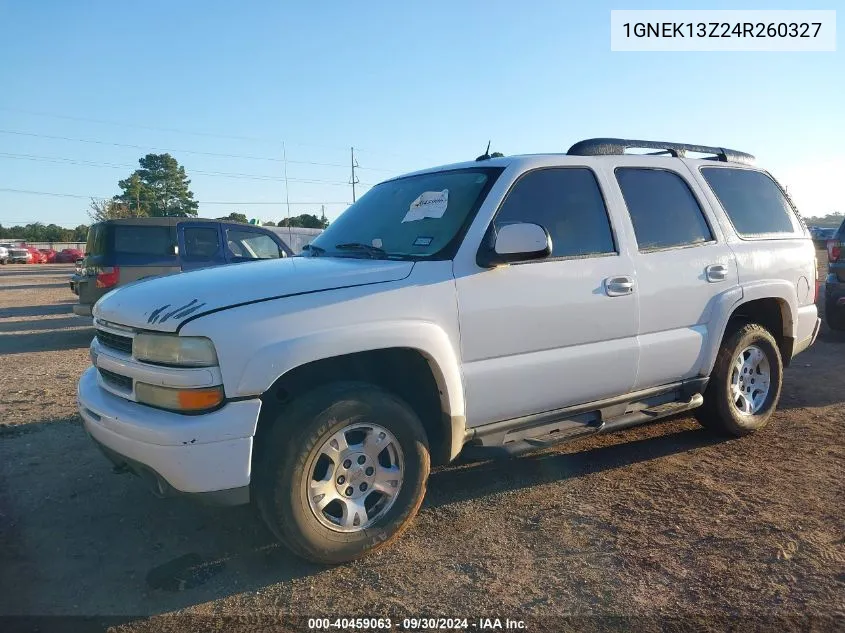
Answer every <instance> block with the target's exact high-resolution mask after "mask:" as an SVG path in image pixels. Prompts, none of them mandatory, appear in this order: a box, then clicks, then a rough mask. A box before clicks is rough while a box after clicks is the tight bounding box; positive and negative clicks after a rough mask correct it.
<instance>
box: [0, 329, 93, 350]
mask: <svg viewBox="0 0 845 633" xmlns="http://www.w3.org/2000/svg"><path fill="white" fill-rule="evenodd" d="M80 325H85V324H84V323H81V324H80ZM93 338H94V330H93V328H91V327H81V328H79V329H75V330H52V331H47V332H33V333H15V334H0V354H27V353H30V352H54V351H58V350H69V349H82V348H85V347H88V346H89V345H91V340H92V339H93Z"/></svg>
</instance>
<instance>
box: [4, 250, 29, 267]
mask: <svg viewBox="0 0 845 633" xmlns="http://www.w3.org/2000/svg"><path fill="white" fill-rule="evenodd" d="M9 261H10V262H11V263H12V264H30V263H32V253H31V252H30V251H29V249H28V248H26V247H24V246H13V247H11V248H10V249H9Z"/></svg>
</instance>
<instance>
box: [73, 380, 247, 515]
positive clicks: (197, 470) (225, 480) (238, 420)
mask: <svg viewBox="0 0 845 633" xmlns="http://www.w3.org/2000/svg"><path fill="white" fill-rule="evenodd" d="M77 405H78V407H79V413H80V415H81V416H82V419H83V421H84V424H85V430H86V431H87V432H88V433H89V434H90V435H91V437H92V438H93V439H94V440H95V441H96V442H97V443H98V444H100V445H101V446H102V447H104V448H105V449H106V450H105V452H106V454H107V456H108V457H109V458H110V459H111V460H112V461H113V462H114V463H115V464H117V465H120V466H126V467H127V468H129V469H130V470H132V471H133V472H136V473H137V474H141V475H143V476H145V478H149V479H150V481H151V483H154V487H155V488H156V492H158V493H159V494H177V493H188V494H197V493H214V494H203V496H204V497H206V498H210V500H212V501H214V500H215V499H214V497H217V498H219V500H221V501H222V502H223V503H229V504H231V503H244V502H246V501H248V493H247V492H246V490H244V489H245V488H247V487H248V486H249V481H250V471H251V464H252V444H253V436H254V435H255V429H256V427H257V424H258V414H259V412H260V410H261V401H260V400H258V399H254V400H240V401H237V402H229V403H227V404H226V405H224V406H223V407H222V408H220V409H217V410H216V411H212V412H210V413H205V414H202V415H180V414H178V413H172V412H169V411H162V410H159V409H154V408H152V407H148V406H145V405H142V404H138V403H136V402H132V401H131V400H127V399H124V398H121V397H119V396H116V395H113V394H111V393H109V392H108V391H106V390H105V389H103V388H102V387H101V386H100V384H99V379H98V372H97V369H96V368H95V367H89V368H88V369H87V370H86V371H85V373H83V374H82V378H81V379H80V381H79V387H78V389H77ZM222 491H229V493H230V494H228V495H227V494H224V493H223V492H222Z"/></svg>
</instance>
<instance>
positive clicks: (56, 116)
mask: <svg viewBox="0 0 845 633" xmlns="http://www.w3.org/2000/svg"><path fill="white" fill-rule="evenodd" d="M0 110H3V111H5V112H16V113H18V114H27V115H32V116H41V117H48V118H53V119H65V120H67V121H82V122H85V123H98V124H101V125H114V126H117V127H128V128H135V129H139V130H156V131H160V132H170V133H173V134H187V135H190V136H203V137H209V138H225V139H232V140H240V141H255V142H260V143H267V144H274V143H277V142H278V141H277V140H276V139H272V138H267V137H258V136H240V135H237V134H220V133H217V132H204V131H202V132H201V131H197V130H181V129H178V128H170V127H160V126H155V125H142V124H140V123H124V122H118V121H108V120H105V119H93V118H89V117H80V116H71V115H68V114H56V113H54V112H37V111H34V110H22V109H20V108H9V107H7V106H0ZM287 144H288V145H296V146H300V147H316V148H321V149H330V150H341V149H343V150H344V151H345V149H346V148H341V147H338V146H336V145H323V144H316V143H296V142H293V143H291V142H290V141H287ZM173 151H176V150H173ZM178 151H184V150H178ZM362 151H366V152H367V153H377V152H370V150H362ZM381 153H382V154H386V155H390V156H397V157H403V156H402V155H401V154H392V153H389V152H381ZM404 158H410V157H409V156H404ZM275 160H278V159H275ZM288 162H291V163H293V162H298V161H292V160H291V161H288ZM299 162H305V161H299ZM313 164H315V165H329V164H328V163H313ZM331 166H332V167H344V166H345V165H340V164H332V165H331ZM362 169H373V170H376V168H374V167H370V168H363V167H362ZM379 171H392V170H388V169H381V170H379Z"/></svg>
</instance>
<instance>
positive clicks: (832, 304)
mask: <svg viewBox="0 0 845 633" xmlns="http://www.w3.org/2000/svg"><path fill="white" fill-rule="evenodd" d="M824 304H825V305H824V320H825V323H827V327H829V328H830V329H831V330H838V331H845V305H842V306H839V305H837V304H836V301H835V299H834V298H833V297H830V296H827V297H825V302H824Z"/></svg>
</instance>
